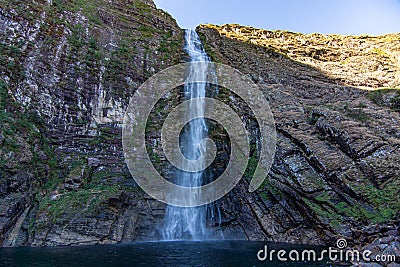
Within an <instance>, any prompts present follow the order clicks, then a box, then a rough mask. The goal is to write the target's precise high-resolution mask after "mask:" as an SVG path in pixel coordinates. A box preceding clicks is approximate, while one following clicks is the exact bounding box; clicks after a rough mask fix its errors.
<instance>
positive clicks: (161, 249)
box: [0, 241, 337, 267]
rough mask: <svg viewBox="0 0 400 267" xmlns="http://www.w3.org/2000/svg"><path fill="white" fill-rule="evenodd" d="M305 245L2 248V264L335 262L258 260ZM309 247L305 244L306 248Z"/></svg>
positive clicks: (213, 243) (217, 243) (210, 243)
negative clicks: (261, 252) (264, 251)
mask: <svg viewBox="0 0 400 267" xmlns="http://www.w3.org/2000/svg"><path fill="white" fill-rule="evenodd" d="M266 244H267V245H268V249H277V250H279V249H285V250H287V251H289V250H292V249H298V250H301V249H306V247H304V246H299V245H288V244H277V243H265V242H248V241H208V242H146V243H133V244H124V245H103V246H84V247H55V248H29V247H25V248H1V249H0V265H1V266H241V267H245V266H277V267H279V266H337V265H332V264H329V263H328V262H327V261H323V262H317V263H315V262H277V261H275V262H266V261H265V262H260V261H259V260H258V259H257V252H258V251H259V250H260V249H262V248H263V247H264V245H266ZM309 248H310V247H307V249H309Z"/></svg>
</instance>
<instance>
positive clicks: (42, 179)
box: [0, 0, 400, 249]
mask: <svg viewBox="0 0 400 267" xmlns="http://www.w3.org/2000/svg"><path fill="white" fill-rule="evenodd" d="M0 29H1V31H0V34H1V46H0V51H1V54H0V62H1V64H0V121H1V124H0V243H1V244H2V245H3V246H18V245H34V246H38V245H72V244H98V243H116V242H124V241H134V240H151V239H157V238H159V231H158V230H159V229H158V226H159V225H160V224H161V223H162V219H163V218H164V213H165V205H163V204H161V203H159V202H158V201H156V200H153V199H151V198H150V197H148V196H147V195H146V194H145V193H143V192H142V191H141V190H140V189H139V188H138V187H137V186H136V185H135V184H134V182H133V180H132V178H131V176H130V173H129V171H128V170H127V168H126V166H125V164H124V159H123V153H122V146H121V121H122V116H123V113H124V110H125V108H126V106H127V104H128V103H127V101H128V100H129V97H130V96H131V95H132V94H133V93H134V91H135V90H136V89H137V88H138V87H139V86H140V84H141V83H142V82H144V81H145V80H146V79H147V78H149V77H150V76H152V75H153V74H155V73H156V72H158V71H160V70H162V69H164V68H166V67H168V66H171V65H174V64H176V63H179V62H180V61H181V60H183V59H184V57H185V55H184V53H183V49H182V48H183V34H182V30H181V29H179V28H178V26H177V24H176V22H175V21H174V19H173V18H171V17H170V16H169V15H168V14H166V13H164V12H163V11H160V10H158V9H156V8H155V6H154V4H153V3H152V2H151V1H147V0H146V1H145V0H125V1H122V0H113V1H102V0H89V1H79V0H73V1H72V0H71V1H65V0H64V1H63V0H57V1H55V0H52V1H50V0H49V1H32V2H30V1H28V2H22V1H3V0H0ZM198 31H199V33H200V34H201V36H202V38H203V41H204V44H205V46H206V48H207V50H208V51H207V52H208V53H209V55H210V56H211V57H212V58H213V60H215V61H217V62H221V63H225V64H228V65H230V66H232V67H235V68H237V69H239V70H241V71H242V72H243V73H245V74H246V75H248V76H249V77H251V78H252V79H253V81H255V82H256V83H257V84H258V86H259V87H260V89H261V90H262V91H263V92H264V94H265V96H266V97H267V98H268V99H269V100H270V105H271V108H272V110H273V113H274V116H275V120H276V125H277V131H278V137H279V140H278V147H277V154H276V159H275V163H274V166H273V168H272V171H271V173H270V175H269V177H268V179H267V181H266V183H265V184H264V185H263V187H262V188H261V189H259V190H258V191H257V192H256V193H253V194H250V193H248V191H247V188H248V181H247V180H246V179H244V180H243V181H241V182H240V183H239V185H238V186H237V187H236V188H235V189H234V190H233V191H232V192H231V193H230V194H228V195H227V196H226V197H224V198H223V199H221V200H220V201H218V203H217V205H218V206H219V207H220V210H221V214H222V222H221V225H217V226H216V227H215V229H220V228H222V231H223V233H224V235H225V237H226V238H243V239H249V240H274V241H286V242H297V243H308V244H311V243H314V244H322V243H334V241H335V240H336V238H337V237H338V236H344V237H346V238H347V239H348V241H349V242H352V243H353V244H356V245H364V244H367V243H370V242H372V241H373V240H375V239H376V238H377V237H383V236H388V237H393V236H397V235H398V230H397V227H398V224H399V215H400V214H399V210H400V207H399V203H400V198H399V194H398V188H399V183H400V177H399V176H400V168H399V167H400V166H399V163H398V158H399V154H400V151H399V149H400V141H399V140H400V124H399V116H398V111H399V109H400V107H399V106H400V100H399V99H400V96H399V93H398V92H397V91H395V90H388V89H382V88H383V87H385V88H399V83H400V82H399V81H400V78H399V71H400V70H399V51H400V50H399V47H400V36H399V35H387V36H381V37H367V36H360V37H350V36H347V37H343V36H326V35H318V34H313V35H302V34H295V33H288V32H281V31H276V32H272V31H265V30H258V29H253V28H249V27H240V26H238V25H225V26H212V25H207V26H205V25H203V26H201V27H199V28H198ZM366 89H381V90H377V91H374V92H370V91H368V90H366ZM222 91H223V90H221V92H222ZM178 98H179V96H178V95H176V96H175V95H174V96H170V97H169V100H171V101H164V102H162V103H160V105H161V106H158V107H156V108H155V115H154V114H153V115H154V116H153V117H152V118H151V125H150V126H149V132H148V136H147V137H148V140H147V141H148V143H149V144H152V143H153V141H155V140H156V139H158V138H159V135H158V134H157V132H156V130H153V128H157V127H156V126H158V124H159V121H158V118H159V117H162V115H165V114H164V113H166V112H167V110H169V108H170V107H167V106H168V105H169V106H172V105H173V103H174V101H175V100H176V99H178ZM226 98H227V99H230V98H229V97H226ZM233 102H235V101H233ZM236 102H237V101H236ZM163 105H165V106H163ZM240 114H241V116H242V118H243V119H244V120H247V121H248V120H249V117H251V116H250V114H249V113H248V112H246V110H242V111H241V113H240ZM153 126H154V127H153ZM156 143H157V142H156ZM154 149H155V150H154V151H156V152H158V150H157V149H159V148H157V147H154ZM155 161H158V162H159V164H160V162H161V163H162V162H163V161H164V159H163V158H161V159H159V158H157V160H155ZM160 165H162V164H160ZM221 166H222V167H223V164H221ZM159 167H160V166H159ZM222 167H221V168H222ZM162 168H163V167H162V166H161V169H162ZM386 240H389V241H387V243H389V244H392V243H393V242H394V238H392V239H390V238H389V239H386ZM393 244H394V243H393ZM391 246H392V245H388V246H386V247H384V246H382V247H384V248H385V249H386V248H390V247H391Z"/></svg>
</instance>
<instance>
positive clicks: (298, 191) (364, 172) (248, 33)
mask: <svg viewBox="0 0 400 267" xmlns="http://www.w3.org/2000/svg"><path fill="white" fill-rule="evenodd" d="M198 31H199V32H200V34H201V36H202V39H203V42H204V43H205V44H206V48H207V51H208V52H209V54H210V55H211V56H212V57H213V60H214V61H217V62H221V63H224V64H227V65H230V66H232V67H235V68H237V69H239V70H240V71H242V72H243V73H244V74H246V75H247V76H248V77H249V78H251V79H252V80H253V81H254V82H256V83H257V84H258V86H259V88H260V89H261V90H262V92H263V93H264V95H265V97H266V98H268V99H269V101H270V106H271V109H272V111H273V113H274V117H275V121H276V126H277V132H278V144H277V151H276V157H275V162H274V164H273V167H272V169H271V172H270V174H269V176H268V179H267V181H266V182H265V183H264V186H263V187H262V188H261V189H259V190H258V192H257V193H255V194H250V193H246V192H245V189H246V186H247V185H246V181H244V182H242V185H241V186H240V187H239V188H236V189H235V190H234V191H233V192H232V193H231V196H230V199H229V200H228V199H225V200H224V202H223V207H225V206H228V205H229V204H228V203H236V204H235V205H236V207H235V206H234V207H229V208H227V209H226V210H225V218H226V220H227V221H229V222H235V223H236V224H239V225H241V227H242V228H243V229H244V231H245V232H246V233H248V235H247V237H246V238H249V239H256V240H258V239H260V237H261V239H264V238H265V239H268V240H273V241H290V242H300V243H308V244H310V243H315V244H331V245H334V244H335V240H336V239H337V238H339V237H345V238H346V239H347V240H348V241H349V244H351V245H357V246H365V245H367V244H369V243H370V242H373V240H374V239H376V238H379V237H380V236H385V235H388V234H386V233H387V232H390V231H392V232H391V233H393V231H396V229H397V228H398V227H399V223H400V221H399V220H400V219H399V218H400V207H399V203H400V201H399V200H400V199H399V195H398V188H399V183H400V172H399V169H400V168H399V167H400V165H399V164H400V163H399V161H398V159H399V156H400V150H399V148H400V146H399V145H400V139H399V138H400V121H399V113H398V106H397V104H396V103H397V102H396V101H398V99H399V96H400V94H399V91H398V90H396V89H400V86H399V77H400V76H399V69H398V66H399V62H398V60H399V58H398V47H399V44H400V35H398V34H392V35H385V36H379V37H369V36H355V37H353V36H336V35H328V36H327V35H320V34H312V35H303V34H297V33H290V32H283V31H267V30H259V29H254V28H251V27H241V26H239V25H222V26H216V25H202V26H200V27H199V28H198ZM351 62H353V63H354V62H358V63H357V64H358V65H357V68H355V67H354V66H353V67H350V66H347V65H346V64H347V63H349V64H350V63H351ZM353 63H351V64H353ZM372 63H374V64H372ZM383 88H385V89H383ZM388 88H392V89H394V90H389V89H388ZM366 89H368V90H366ZM373 89H375V90H377V91H374V92H371V91H370V90H373ZM377 99H378V100H377ZM384 99H387V100H386V101H384ZM385 103H386V104H385ZM249 218H251V219H249ZM254 218H255V219H256V220H254ZM227 224H229V223H227ZM247 226H249V229H247ZM254 229H256V230H254ZM367 229H376V231H370V230H367ZM260 233H261V234H260ZM389 236H390V234H389ZM397 244H398V243H397Z"/></svg>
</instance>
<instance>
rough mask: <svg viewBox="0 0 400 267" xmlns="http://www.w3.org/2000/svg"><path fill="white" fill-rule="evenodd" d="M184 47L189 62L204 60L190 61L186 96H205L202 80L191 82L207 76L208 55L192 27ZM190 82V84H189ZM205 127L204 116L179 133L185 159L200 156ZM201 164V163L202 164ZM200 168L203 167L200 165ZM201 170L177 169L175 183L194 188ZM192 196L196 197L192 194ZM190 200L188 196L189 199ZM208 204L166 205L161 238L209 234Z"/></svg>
mask: <svg viewBox="0 0 400 267" xmlns="http://www.w3.org/2000/svg"><path fill="white" fill-rule="evenodd" d="M185 40H186V46H185V50H186V52H187V53H188V55H189V57H190V62H205V64H204V65H202V64H191V66H190V69H189V73H188V75H187V77H186V85H185V88H184V90H185V97H186V99H194V98H201V97H205V96H206V84H205V83H193V81H201V80H205V78H206V75H207V63H206V62H209V61H210V60H209V58H208V56H207V54H206V53H205V51H204V49H203V47H202V44H201V41H200V38H199V36H198V35H197V33H196V31H195V30H186V33H185ZM191 82H192V83H191ZM188 114H189V116H190V115H194V114H200V115H203V114H204V103H203V102H197V104H191V106H190V110H188ZM207 133H208V129H207V125H206V122H205V119H203V118H201V119H200V118H198V119H195V120H191V121H190V122H189V123H188V127H186V128H185V130H184V131H183V134H182V136H181V140H180V143H181V147H182V151H183V153H184V155H185V156H186V157H187V158H188V159H192V160H193V159H198V158H199V156H200V152H199V145H200V142H201V141H202V140H203V139H204V138H205V137H207ZM201 164H204V162H203V163H201ZM202 167H204V166H202ZM201 169H203V168H201ZM203 178H204V177H203V172H197V173H190V172H183V171H177V173H176V180H175V183H176V184H178V185H181V186H185V187H197V186H201V185H202V183H203ZM193 197H195V196H193ZM188 201H189V202H190V201H191V200H190V199H189V200H188ZM206 220H207V206H202V207H196V208H180V207H174V206H168V207H167V210H166V216H165V225H164V229H163V237H164V239H166V240H180V239H191V240H201V239H206V238H207V237H209V232H208V230H207V227H206Z"/></svg>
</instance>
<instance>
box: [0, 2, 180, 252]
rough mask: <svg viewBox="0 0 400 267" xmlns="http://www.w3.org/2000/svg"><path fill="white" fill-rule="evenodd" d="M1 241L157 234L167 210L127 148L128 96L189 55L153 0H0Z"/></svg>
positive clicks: (62, 241) (87, 240)
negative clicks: (128, 159)
mask: <svg viewBox="0 0 400 267" xmlns="http://www.w3.org/2000/svg"><path fill="white" fill-rule="evenodd" d="M0 28H1V46H0V49H1V58H0V59H1V67H0V79H1V84H0V85H1V93H2V95H1V103H2V104H1V105H2V106H1V109H2V110H1V118H0V119H1V126H0V134H1V146H0V155H1V161H0V179H1V180H0V181H1V186H0V188H1V194H0V242H1V243H3V245H5V246H10V245H30V244H31V245H68V244H95V243H113V242H120V241H132V240H138V239H151V238H156V237H157V235H158V229H157V224H158V223H160V221H162V218H163V212H164V206H163V205H161V204H159V203H158V202H157V201H155V200H152V199H150V198H148V197H147V196H146V195H145V194H144V193H143V192H142V191H141V190H140V189H139V188H138V187H137V186H136V185H135V184H134V182H133V179H132V178H131V176H130V174H129V171H128V170H127V168H126V166H125V164H124V159H123V153H122V146H121V124H122V118H123V112H124V110H125V107H126V106H127V104H128V101H129V97H130V96H131V95H132V94H133V93H134V91H135V90H136V89H137V88H138V86H140V84H141V83H143V82H144V81H145V80H146V79H147V78H149V77H151V76H152V75H153V74H154V73H156V72H158V71H160V70H161V69H164V68H166V67H168V66H171V65H173V64H177V63H179V62H180V61H181V59H182V58H183V57H184V54H183V50H182V47H183V32H182V30H181V29H180V28H179V27H178V26H177V24H176V22H175V20H174V19H173V18H172V17H171V16H170V15H169V14H166V13H165V12H163V11H161V10H158V9H156V7H155V5H154V3H153V2H152V1H139V0H131V1H129V0H128V1H122V0H121V1H120V0H118V1H101V0H99V1H97V0H91V1H79V0H74V1H63V0H54V1H0Z"/></svg>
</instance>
